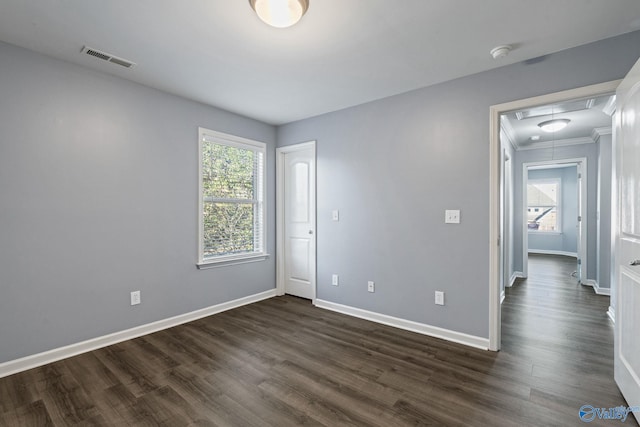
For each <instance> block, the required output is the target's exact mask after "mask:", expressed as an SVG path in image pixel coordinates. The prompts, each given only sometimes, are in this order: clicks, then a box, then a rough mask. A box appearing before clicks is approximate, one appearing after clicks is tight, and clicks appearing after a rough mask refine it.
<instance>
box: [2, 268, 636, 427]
mask: <svg viewBox="0 0 640 427" xmlns="http://www.w3.org/2000/svg"><path fill="white" fill-rule="evenodd" d="M558 261H559V262H558ZM571 271H572V266H571V265H570V264H567V263H565V262H563V259H562V258H556V257H535V258H534V259H532V261H531V263H530V278H529V279H528V280H527V281H523V282H520V283H518V284H516V286H514V287H513V288H511V289H508V290H507V299H506V301H505V303H504V307H503V350H502V351H501V352H499V353H492V352H488V351H482V350H475V349H472V348H468V347H465V346H461V345H456V344H452V343H448V342H445V341H442V340H438V339H433V338H429V337H425V336H422V335H418V334H414V333H410V332H406V331H402V330H398V329H394V328H391V327H386V326H381V325H377V324H374V323H370V322H367V321H364V320H359V319H355V318H351V317H347V316H343V315H340V314H336V313H332V312H329V311H325V310H321V309H317V308H314V307H312V306H311V305H310V303H309V302H307V301H305V300H300V299H297V298H294V297H281V298H274V299H270V300H267V301H263V302H260V303H257V304H253V305H250V306H245V307H242V308H239V309H235V310H231V311H228V312H225V313H221V314H218V315H215V316H212V317H209V318H206V319H202V320H199V321H196V322H192V323H189V324H186V325H182V326H179V327H175V328H172V329H168V330H165V331H162V332H158V333H155V334H152V335H148V336H145V337H142V338H138V339H135V340H131V341H127V342H124V343H121V344H117V345H113V346H110V347H107V348H104V349H100V350H97V351H93V352H91V353H87V354H83V355H80V356H77V357H73V358H70V359H66V360H64V361H60V362H57V363H52V364H50V365H47V366H43V367H40V368H36V369H32V370H30V371H26V372H23V373H20V374H17V375H13V376H10V377H7V378H4V379H0V425H2V426H23V425H24V426H47V425H50V426H69V425H106V426H139V425H140V426H142V425H144V426H214V425H230V426H265V425H273V426H286V425H299V424H306V425H325V426H342V425H360V426H385V427H388V426H409V425H471V426H476V425H478V426H503V425H504V426H528V425H531V426H551V425H559V426H570V425H576V426H578V425H583V424H584V423H582V422H581V421H580V419H579V418H578V409H579V408H580V406H582V405H583V404H592V405H594V406H597V407H607V408H608V407H613V406H619V405H625V403H624V401H623V399H622V397H621V395H620V394H619V392H618V391H617V388H616V386H615V384H614V382H613V379H612V377H613V370H612V369H613V368H612V354H613V350H612V348H613V347H612V325H611V324H610V321H609V320H608V319H607V317H606V314H605V313H606V310H607V307H608V301H609V300H608V298H606V297H601V296H596V295H595V294H594V293H593V290H592V289H591V288H585V287H582V286H580V285H576V284H574V283H573V279H572V278H571V277H569V275H570V273H571ZM615 423H619V421H608V422H599V420H596V421H594V422H593V423H592V425H593V424H595V425H617V424H615ZM625 425H635V421H633V420H631V419H627V421H626V423H625Z"/></svg>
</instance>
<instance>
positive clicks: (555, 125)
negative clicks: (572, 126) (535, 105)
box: [538, 119, 571, 132]
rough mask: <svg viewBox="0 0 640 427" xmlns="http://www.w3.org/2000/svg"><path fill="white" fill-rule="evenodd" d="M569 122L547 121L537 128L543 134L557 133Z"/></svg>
mask: <svg viewBox="0 0 640 427" xmlns="http://www.w3.org/2000/svg"><path fill="white" fill-rule="evenodd" d="M570 121H571V120H569V119H555V120H547V121H546V122H542V123H538V126H539V127H540V129H542V130H543V131H545V132H557V131H559V130H562V129H564V128H566V127H567V125H568V124H569V122H570Z"/></svg>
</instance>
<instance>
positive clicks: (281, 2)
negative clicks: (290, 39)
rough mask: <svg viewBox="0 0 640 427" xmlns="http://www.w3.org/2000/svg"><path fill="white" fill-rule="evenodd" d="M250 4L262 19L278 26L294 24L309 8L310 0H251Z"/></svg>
mask: <svg viewBox="0 0 640 427" xmlns="http://www.w3.org/2000/svg"><path fill="white" fill-rule="evenodd" d="M249 4H251V8H252V9H253V10H255V12H256V14H258V17H259V18H260V19H262V20H263V21H264V22H265V23H267V24H269V25H271V26H272V27H276V28H287V27H290V26H292V25H294V24H295V23H297V22H298V21H299V20H300V18H302V16H303V15H304V14H305V13H306V11H307V9H309V0H249Z"/></svg>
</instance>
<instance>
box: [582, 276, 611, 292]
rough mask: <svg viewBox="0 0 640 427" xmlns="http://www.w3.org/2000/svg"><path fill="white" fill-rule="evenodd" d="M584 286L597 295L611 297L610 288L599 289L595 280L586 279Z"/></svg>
mask: <svg viewBox="0 0 640 427" xmlns="http://www.w3.org/2000/svg"><path fill="white" fill-rule="evenodd" d="M584 284H585V285H587V286H591V287H592V288H593V290H594V291H595V293H596V294H597V295H611V288H601V287H600V285H599V284H598V282H596V281H595V280H592V279H587V281H586V282H585V283H584Z"/></svg>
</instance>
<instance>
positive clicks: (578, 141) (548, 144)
mask: <svg viewBox="0 0 640 427" xmlns="http://www.w3.org/2000/svg"><path fill="white" fill-rule="evenodd" d="M595 142H596V141H595V140H594V139H593V138H591V137H586V136H585V137H582V138H569V139H557V140H555V141H540V142H535V143H532V144H530V145H524V146H523V145H518V147H517V148H516V150H517V151H528V150H538V149H540V148H554V147H556V148H557V147H568V146H570V145H582V144H593V143H595Z"/></svg>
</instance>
